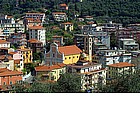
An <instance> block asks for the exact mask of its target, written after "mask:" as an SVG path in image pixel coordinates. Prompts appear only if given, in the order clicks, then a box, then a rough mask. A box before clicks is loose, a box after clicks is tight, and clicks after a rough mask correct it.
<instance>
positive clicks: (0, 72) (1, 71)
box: [0, 68, 22, 77]
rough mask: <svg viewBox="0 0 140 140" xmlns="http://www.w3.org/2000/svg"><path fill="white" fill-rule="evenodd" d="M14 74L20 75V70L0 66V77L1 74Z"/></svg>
mask: <svg viewBox="0 0 140 140" xmlns="http://www.w3.org/2000/svg"><path fill="white" fill-rule="evenodd" d="M14 75H22V72H19V71H16V70H14V71H12V70H8V69H6V68H0V77H2V76H14Z"/></svg>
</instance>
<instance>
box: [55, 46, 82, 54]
mask: <svg viewBox="0 0 140 140" xmlns="http://www.w3.org/2000/svg"><path fill="white" fill-rule="evenodd" d="M58 50H59V52H61V53H64V55H72V54H80V53H81V52H82V51H81V50H80V49H79V48H78V47H77V46H76V45H71V46H63V47H59V48H58Z"/></svg>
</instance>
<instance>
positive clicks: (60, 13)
mask: <svg viewBox="0 0 140 140" xmlns="http://www.w3.org/2000/svg"><path fill="white" fill-rule="evenodd" d="M52 14H53V15H66V13H64V12H53V13H52Z"/></svg>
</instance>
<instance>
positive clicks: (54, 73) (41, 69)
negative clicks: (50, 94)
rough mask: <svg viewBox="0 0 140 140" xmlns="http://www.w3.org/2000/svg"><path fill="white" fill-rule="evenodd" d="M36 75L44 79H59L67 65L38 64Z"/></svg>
mask: <svg viewBox="0 0 140 140" xmlns="http://www.w3.org/2000/svg"><path fill="white" fill-rule="evenodd" d="M35 72H36V76H37V77H39V78H41V79H42V81H45V80H48V81H57V80H58V79H59V78H60V76H61V74H63V73H65V72H66V65H64V64H62V63H61V64H56V65H52V66H46V65H43V66H37V67H35Z"/></svg>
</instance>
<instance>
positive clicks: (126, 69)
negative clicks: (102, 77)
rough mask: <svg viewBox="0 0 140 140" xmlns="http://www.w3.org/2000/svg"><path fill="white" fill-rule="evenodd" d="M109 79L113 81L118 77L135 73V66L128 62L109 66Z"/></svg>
mask: <svg viewBox="0 0 140 140" xmlns="http://www.w3.org/2000/svg"><path fill="white" fill-rule="evenodd" d="M107 69H108V71H107V79H108V80H113V79H116V78H117V77H118V76H122V75H124V76H125V75H128V74H132V73H134V72H135V65H134V64H132V63H128V62H120V63H115V64H111V65H108V66H107Z"/></svg>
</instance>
